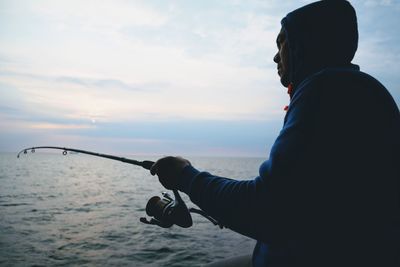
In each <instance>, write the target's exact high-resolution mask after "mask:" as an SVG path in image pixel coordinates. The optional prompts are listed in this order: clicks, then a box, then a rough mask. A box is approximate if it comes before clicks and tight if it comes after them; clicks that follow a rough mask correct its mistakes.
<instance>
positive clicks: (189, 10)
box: [0, 0, 400, 157]
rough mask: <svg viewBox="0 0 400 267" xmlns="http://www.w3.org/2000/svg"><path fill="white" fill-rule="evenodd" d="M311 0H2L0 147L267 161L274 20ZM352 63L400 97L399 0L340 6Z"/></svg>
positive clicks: (274, 82)
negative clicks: (350, 21)
mask: <svg viewBox="0 0 400 267" xmlns="http://www.w3.org/2000/svg"><path fill="white" fill-rule="evenodd" d="M310 2H312V1H282V0H271V1H261V0H230V1H228V0H219V1H207V0H205V1H178V0H170V1H162V0H146V1H134V0H131V1H123V0H109V1H102V0H93V1H92V0H84V1H82V0H31V1H29V0H0V25H1V26H0V152H16V151H19V150H21V149H22V148H25V147H31V146H39V145H53V146H63V147H73V148H80V149H88V150H94V151H97V152H102V153H113V154H119V155H138V154H140V155H181V156H186V157H188V156H246V157H247V156H249V157H267V156H268V154H269V150H270V148H271V146H272V144H273V142H274V140H275V138H276V136H277V135H278V134H279V131H280V129H281V127H282V124H283V118H284V116H285V112H284V110H283V107H284V106H285V105H287V104H288V101H289V98H288V95H287V94H286V89H285V88H283V87H282V86H281V85H280V83H279V78H278V76H277V71H276V64H275V63H273V61H272V58H273V56H274V55H275V53H276V51H277V48H276V43H275V40H276V35H277V33H278V32H279V30H280V20H281V18H282V17H284V16H285V15H286V14H287V13H288V12H290V11H292V10H293V9H296V8H298V7H300V6H303V5H305V4H307V3H310ZM350 2H351V3H352V4H353V6H354V7H355V9H356V11H357V15H358V25H359V34H360V41H359V48H358V52H357V54H356V56H355V58H354V60H353V63H355V64H359V65H360V67H361V70H363V71H365V72H367V73H369V74H371V75H373V76H374V77H376V78H377V79H379V80H380V81H381V82H382V83H383V84H384V85H385V86H386V87H387V88H388V90H389V92H390V93H391V94H392V96H393V97H394V99H395V101H396V103H397V105H398V106H399V103H400V85H399V84H400V75H399V74H400V67H399V64H398V62H400V46H399V45H398V44H399V43H400V34H399V25H400V0H365V1H361V0H354V1H350Z"/></svg>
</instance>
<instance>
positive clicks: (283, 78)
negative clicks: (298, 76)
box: [281, 77, 290, 87]
mask: <svg viewBox="0 0 400 267" xmlns="http://www.w3.org/2000/svg"><path fill="white" fill-rule="evenodd" d="M281 84H282V85H283V86H285V87H288V86H289V84H290V82H289V80H288V79H287V78H286V77H281Z"/></svg>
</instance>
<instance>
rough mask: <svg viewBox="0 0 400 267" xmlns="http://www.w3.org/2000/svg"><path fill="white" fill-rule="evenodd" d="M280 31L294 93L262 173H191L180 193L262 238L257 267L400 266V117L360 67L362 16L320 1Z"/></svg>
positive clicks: (336, 2)
mask: <svg viewBox="0 0 400 267" xmlns="http://www.w3.org/2000/svg"><path fill="white" fill-rule="evenodd" d="M281 24H282V28H283V30H284V31H285V33H286V38H287V40H288V42H289V50H290V51H289V61H290V80H291V81H292V83H293V85H294V90H293V91H292V94H291V101H290V105H289V109H288V111H287V113H286V116H285V119H284V125H283V128H282V130H281V132H280V134H279V136H278V137H277V139H276V141H275V143H274V145H273V147H272V149H271V151H270V155H269V158H268V160H267V161H265V162H264V163H263V164H262V165H261V166H260V169H259V176H258V177H256V178H254V179H253V180H250V181H249V180H246V181H237V180H233V179H229V178H224V177H217V176H214V175H212V174H210V173H208V172H200V171H198V170H197V169H195V168H194V167H192V166H188V167H186V168H185V169H184V170H183V173H182V175H181V177H179V185H178V187H179V190H181V191H183V192H185V193H186V194H188V195H189V196H190V198H191V200H192V201H193V202H194V203H195V204H197V205H198V206H199V207H200V208H201V209H203V210H204V211H206V212H207V213H208V214H210V215H211V216H212V217H214V218H216V219H217V220H219V221H220V222H221V223H222V224H224V225H225V226H227V227H228V228H230V229H232V230H234V231H236V232H238V233H241V234H243V235H246V236H249V237H251V238H254V239H256V240H257V241H258V242H257V245H256V247H255V249H254V253H253V265H254V266H371V265H375V266H400V259H399V258H400V245H399V243H400V219H399V217H400V216H399V214H400V193H399V192H400V156H399V155H400V114H399V109H398V107H397V105H396V103H395V102H394V100H393V98H392V97H391V96H390V94H389V93H388V91H387V90H386V89H385V87H384V86H383V85H382V84H380V83H379V82H378V81H377V80H376V79H374V78H373V77H371V76H369V75H368V74H365V73H363V72H361V71H360V70H359V67H358V66H356V65H353V64H351V61H352V59H353V56H354V54H355V51H356V50H357V42H358V32H357V19H356V14H355V11H354V9H353V7H352V6H351V5H350V4H349V3H348V2H347V1H342V0H325V1H319V2H315V3H312V4H309V5H307V6H304V7H302V8H299V9H297V10H295V11H293V12H291V13H289V14H288V15H287V16H286V17H285V18H284V19H283V20H282V22H281Z"/></svg>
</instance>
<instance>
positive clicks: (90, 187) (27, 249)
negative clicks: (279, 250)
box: [0, 152, 262, 266]
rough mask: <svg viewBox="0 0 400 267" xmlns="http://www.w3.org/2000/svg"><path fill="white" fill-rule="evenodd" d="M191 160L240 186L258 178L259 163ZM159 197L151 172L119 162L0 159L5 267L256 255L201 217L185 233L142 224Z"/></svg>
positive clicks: (0, 240)
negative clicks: (150, 203) (153, 200)
mask: <svg viewBox="0 0 400 267" xmlns="http://www.w3.org/2000/svg"><path fill="white" fill-rule="evenodd" d="M136 159H139V160H143V159H150V160H154V159H156V158H138V157H136ZM190 160H191V162H192V164H193V165H194V166H195V167H196V168H198V169H200V170H207V171H209V172H211V173H213V174H216V175H220V176H225V177H230V178H235V179H250V178H253V177H254V176H256V175H257V172H258V166H259V165H260V163H261V162H262V159H257V158H190ZM162 191H165V189H163V187H162V186H161V185H160V184H159V182H158V180H157V179H156V178H154V177H153V176H151V175H150V174H149V173H148V171H147V170H144V169H142V168H141V167H137V166H133V165H129V164H125V163H121V162H116V161H111V160H107V159H102V158H95V157H90V156H87V155H80V154H69V155H67V156H62V155H61V154H47V153H39V152H36V153H35V154H32V155H31V154H28V155H22V156H21V158H20V159H17V157H16V155H15V154H5V153H4V154H0V265H1V266H64V265H68V266H70V265H86V266H99V265H101V266H201V265H202V264H204V263H208V262H211V261H215V260H219V259H222V258H228V257H232V256H237V255H241V254H247V253H251V251H252V249H253V247H254V244H255V242H254V241H253V240H251V239H249V238H246V237H243V236H241V235H239V234H237V233H234V232H232V231H230V230H228V229H222V230H221V229H219V228H218V227H216V226H214V225H213V224H211V223H210V222H208V221H207V220H206V219H204V218H202V217H199V216H198V215H196V214H194V215H193V220H194V225H193V226H192V227H191V228H188V229H183V228H180V227H177V226H174V227H172V228H169V229H163V228H160V227H158V226H150V225H145V224H142V223H140V222H139V218H140V217H143V216H144V215H145V206H146V203H147V200H148V199H149V198H150V197H152V196H154V195H160V193H161V192H162ZM183 197H184V200H185V201H186V204H187V205H188V206H189V207H191V206H194V204H192V203H191V202H190V201H189V200H188V198H187V196H186V195H185V196H183Z"/></svg>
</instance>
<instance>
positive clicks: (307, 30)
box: [281, 0, 358, 86]
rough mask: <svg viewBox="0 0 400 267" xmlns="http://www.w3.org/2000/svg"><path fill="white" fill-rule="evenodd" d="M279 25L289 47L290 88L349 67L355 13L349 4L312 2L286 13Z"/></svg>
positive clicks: (355, 39) (338, 0)
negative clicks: (315, 75) (318, 74)
mask: <svg viewBox="0 0 400 267" xmlns="http://www.w3.org/2000/svg"><path fill="white" fill-rule="evenodd" d="M281 24H282V29H283V30H284V32H285V34H286V38H287V41H288V45H289V64H290V69H289V71H290V73H289V75H290V76H289V77H290V81H291V82H292V83H293V85H294V86H296V85H298V84H299V83H300V82H302V81H303V80H304V79H305V78H306V77H307V76H309V75H311V74H313V73H315V72H317V71H319V70H322V69H324V68H327V67H344V66H349V65H351V61H352V59H353V57H354V54H355V52H356V50H357V45H358V30H357V17H356V12H355V10H354V8H353V7H352V6H351V4H350V3H349V2H347V1H345V0H323V1H319V2H315V3H312V4H309V5H306V6H303V7H301V8H299V9H296V10H294V11H292V12H290V13H289V14H287V15H286V17H285V18H283V19H282V21H281Z"/></svg>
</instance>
